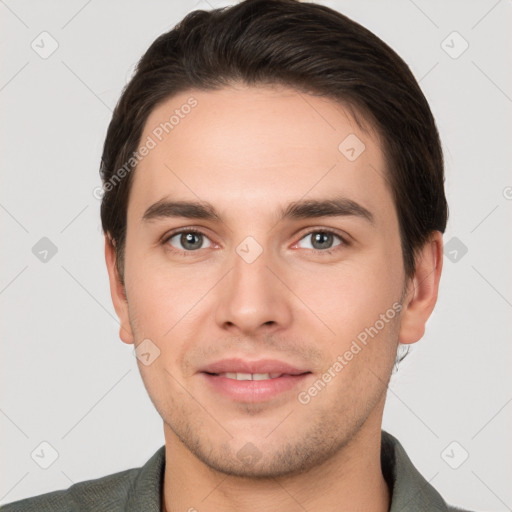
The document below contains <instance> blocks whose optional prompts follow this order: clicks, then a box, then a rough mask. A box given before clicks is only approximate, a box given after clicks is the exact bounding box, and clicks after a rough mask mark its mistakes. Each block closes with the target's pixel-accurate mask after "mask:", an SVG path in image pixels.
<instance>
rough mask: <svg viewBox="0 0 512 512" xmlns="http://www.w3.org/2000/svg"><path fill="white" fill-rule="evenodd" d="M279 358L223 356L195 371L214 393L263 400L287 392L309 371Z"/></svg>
mask: <svg viewBox="0 0 512 512" xmlns="http://www.w3.org/2000/svg"><path fill="white" fill-rule="evenodd" d="M311 374H312V373H311V371H309V370H301V369H299V368H295V367H293V366H291V365H289V364H287V363H283V362H280V361H272V360H265V361H253V362H250V361H243V360H240V359H236V360H235V359H231V360H223V361H219V362H217V363H214V364H212V365H210V366H208V367H207V368H205V369H203V370H202V371H200V372H199V375H201V377H202V378H203V379H204V380H205V383H206V385H207V387H208V388H209V389H210V390H211V391H213V392H214V393H215V394H216V395H221V396H223V397H225V398H228V399H229V400H230V401H236V402H246V403H247V402H249V403H256V402H264V401H268V400H271V399H272V398H275V397H277V396H278V395H281V394H284V393H286V392H289V393H290V392H291V391H293V390H294V389H295V388H297V387H298V386H299V385H300V384H302V386H304V380H305V379H306V378H307V376H308V375H311Z"/></svg>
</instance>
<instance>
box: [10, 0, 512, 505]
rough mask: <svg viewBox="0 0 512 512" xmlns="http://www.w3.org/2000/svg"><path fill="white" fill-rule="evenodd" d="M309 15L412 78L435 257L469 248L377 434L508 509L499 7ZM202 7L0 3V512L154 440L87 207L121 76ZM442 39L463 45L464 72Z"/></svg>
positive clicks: (503, 8) (469, 496) (157, 437)
mask: <svg viewBox="0 0 512 512" xmlns="http://www.w3.org/2000/svg"><path fill="white" fill-rule="evenodd" d="M323 3H324V4H325V5H329V6H330V7H333V8H335V9H337V10H339V11H341V12H343V13H344V14H346V15H348V16H349V17H352V18H353V19H355V20H356V21H358V22H360V23H362V24H363V25H365V26H366V27H368V28H369V29H370V30H372V31H374V32H375V33H376V34H377V35H379V36H380V37H381V38H382V39H384V41H386V42H387V43H388V44H390V45H391V46H392V47H393V48H394V49H395V50H396V51H397V52H398V53H399V54H400V55H401V56H402V57H403V58H404V59H405V60H406V62H407V63H408V64H409V65H410V67H411V69H412V71H413V72H414V74H415V76H416V77H417V78H418V80H420V83H421V86H422V88H423V90H424V92H425V94H426V96H427V99H428V100H429V102H430V104H431V107H432V110H433V112H434V115H435V117H436V119H437V123H438V126H439V130H440V133H441V138H442V140H443V144H444V151H445V157H446V174H447V179H446V189H447V194H448V200H449V204H450V220H449V225H448V229H447V231H446V234H445V243H446V242H448V241H450V240H452V239H453V237H456V238H457V239H459V240H460V242H461V243H463V244H464V245H465V246H466V247H467V250H468V252H467V254H465V255H462V252H461V251H460V250H459V252H458V253H457V259H456V261H455V262H453V261H451V259H450V257H451V258H452V259H453V257H454V254H452V255H447V256H445V262H444V263H445V268H444V273H443V277H442V280H441V289H440V297H439V302H438V305H437V308H436V310H435V312H434V314H433V316H432V318H431V320H430V321H429V324H428V327H427V333H426V335H425V337H424V339H423V340H421V341H420V342H419V343H418V344H416V345H415V346H414V348H413V351H412V352H411V354H410V355H409V356H408V358H407V359H406V360H405V361H404V362H403V363H402V365H401V367H400V369H399V372H398V373H397V374H395V375H394V377H393V378H392V382H391V385H390V390H389V393H388V403H387V409H386V413H385V418H384V428H386V429H387V430H388V431H389V432H391V433H393V434H394V435H395V436H397V437H398V438H399V439H400V440H401V442H402V443H403V445H404V446H405V448H406V450H407V451H408V453H409V455H410V457H411V458H412V460H413V462H414V463H415V464H416V466H417V468H418V469H419V470H420V471H421V472H422V474H423V475H424V476H425V478H427V480H429V481H431V482H432V484H433V485H434V486H435V487H436V488H437V489H438V490H439V491H440V492H441V494H442V495H443V496H444V497H445V499H446V500H447V501H449V502H451V503H455V504H458V505H460V506H466V507H469V508H472V509H476V510H492V511H498V510H499V511H501V510H511V507H512V487H511V485H510V482H511V481H512V436H511V435H510V433H511V424H512V403H511V401H512V377H511V370H510V368H511V365H510V363H511V353H512V344H511V331H512V329H511V319H512V315H511V309H512V286H511V284H512V283H511V281H512V279H511V277H512V268H511V265H510V262H511V261H512V258H511V253H512V251H511V236H510V225H511V220H512V200H511V198H512V188H511V187H512V175H511V173H510V166H511V161H512V159H511V156H512V155H511V153H512V150H511V147H512V122H511V119H512V117H511V111H512V78H511V69H512V68H511V65H510V55H512V51H511V50H512V48H511V47H512V37H511V35H510V27H511V26H512V25H511V21H512V4H511V2H510V1H505V0H502V1H498V2H496V1H495V0H481V1H472V2H469V1H453V0H452V1H450V2H446V1H440V0H439V1H426V0H414V1H412V0H402V1H398V0H397V1H388V2H382V1H376V0H374V1H369V0H365V1H358V2H355V1H341V0H340V1H330V2H323ZM209 4H210V5H211V6H212V7H217V6H220V5H226V3H219V2H215V1H213V0H210V1H209ZM197 7H201V8H206V9H209V8H210V7H209V5H208V3H206V2H205V1H204V0H202V1H201V2H199V3H197V2H196V1H190V2H177V1H175V2H172V1H152V2H142V1H137V2H133V1H130V2H128V1H120V0H117V1H110V2H100V1H98V0H92V1H91V0H89V1H88V2H87V1H83V0H79V1H76V0H73V1H66V2H64V1H58V2H57V1H56V2H36V1H30V2H29V1H23V0H20V1H14V0H5V1H0V18H1V23H2V27H1V32H0V33H1V36H0V37H1V42H2V52H1V58H2V62H1V76H0V88H1V92H0V101H1V121H2V122H1V125H0V126H1V128H0V130H1V132H0V135H1V149H0V151H1V153H0V154H1V166H2V183H1V189H0V221H1V229H2V253H1V256H2V259H1V275H0V304H1V308H2V322H1V343H2V348H1V350H2V356H1V397H0V398H1V401H0V428H1V432H2V444H1V455H0V460H1V468H0V471H1V472H0V503H7V502H10V501H14V500H17V499H21V498H24V497H28V496H32V495H35V494H39V493H43V492H48V491H51V490H56V489H63V488H67V487H68V486H69V485H71V484H72V483H73V482H78V481H82V480H86V479H91V478H96V477H99V476H103V475H105V474H108V473H113V472H116V471H121V470H123V469H127V468H130V467H135V466H139V465H141V464H143V463H144V462H145V461H146V460H147V459H148V458H149V457H150V456H151V455H152V454H153V452H154V451H155V450H156V449H157V448H158V447H159V446H161V445H162V444H163V442H164V439H163V430H162V421H161V419H160V417H159V416H158V414H157V413H156V411H155V410H154V408H153V406H152V404H151V402H150V400H149V398H148V397H147V395H146V391H145V389H144V387H143V384H142V381H141V379H140V376H139V373H138V370H137V366H136V360H135V358H134V357H133V353H132V346H127V345H125V344H123V343H122V342H121V341H120V340H119V338H118V324H117V319H116V316H115V313H114V310H113V307H112V304H111V299H110V294H109V289H108V281H107V273H106V269H105V264H104V259H103V240H102V234H101V229H100V220H99V206H100V203H99V201H98V200H97V199H95V197H94V196H93V190H94V188H95V187H97V186H99V185H100V180H99V176H98V166H99V160H100V154H101V148H102V144H103V139H104V136H105V132H106V128H107V125H108V122H109V120H110V116H111V110H112V108H113V107H114V105H115V103H116V101H117V99H118V97H119V95H120V92H121V89H122V87H123V86H124V85H125V83H126V81H127V79H128V77H129V76H130V72H131V69H132V66H133V65H134V63H135V62H136V61H137V59H138V58H139V57H140V56H141V55H142V53H143V52H144V51H145V50H146V48H147V47H148V46H149V44H150V43H151V42H152V41H153V40H154V38H155V37H157V36H158V35H160V34H161V33H163V32H165V31H167V30H169V29H170V28H171V27H172V26H173V25H174V24H175V23H176V22H178V21H179V20H180V19H181V18H182V17H183V16H184V15H185V14H186V13H187V12H188V11H190V10H193V9H195V8H197ZM43 31H47V32H48V33H49V34H51V37H52V38H54V39H55V40H56V41H57V42H58V45H59V46H58V49H57V50H56V51H55V52H54V53H53V54H52V55H51V56H49V57H48V58H46V59H43V58H41V57H40V55H39V54H38V53H36V51H34V50H33V49H32V47H31V44H32V42H33V41H35V43H34V45H35V44H38V45H39V47H41V46H42V45H43V44H44V47H45V48H46V50H48V49H49V48H50V40H49V39H46V40H45V42H44V43H41V37H48V36H41V37H40V36H39V34H40V33H41V32H43ZM453 31H457V32H458V33H459V34H460V35H461V36H462V37H463V38H464V40H466V41H467V43H468V44H469V48H468V49H467V50H466V51H465V52H464V53H463V54H462V55H460V56H458V58H453V55H455V54H456V53H458V52H459V51H460V50H461V49H463V45H464V41H463V40H462V39H460V38H458V36H456V35H455V36H453V35H451V36H450V34H452V32H453ZM448 36H450V37H448ZM447 37H448V39H447ZM443 41H445V42H444V43H443ZM445 50H447V51H448V52H451V53H452V56H450V55H449V54H448V53H447V52H446V51H445ZM40 51H41V49H40ZM42 237H48V238H49V239H50V240H51V241H52V242H53V243H54V244H55V245H56V246H57V248H58V252H57V254H55V255H54V256H53V257H51V258H48V259H49V260H48V261H47V262H46V263H44V262H42V261H40V260H39V259H38V258H37V257H36V256H35V255H34V254H33V252H32V247H33V246H34V245H35V244H36V243H37V242H38V241H39V240H40V239H41V238H42ZM452 243H455V242H452ZM461 255H462V256H461ZM448 256H450V257H448ZM43 441H46V442H48V443H50V444H51V445H52V446H53V448H54V449H55V450H56V451H57V452H58V458H57V460H56V461H55V462H54V463H53V464H52V465H51V466H50V467H49V468H48V469H42V468H41V467H40V466H39V465H38V464H37V463H36V462H35V460H33V459H32V458H31V453H32V452H33V451H34V450H36V449H37V450H39V451H37V450H36V453H41V451H40V450H41V448H40V443H41V442H43ZM453 441H456V442H457V443H458V444H456V445H451V446H450V447H449V448H448V450H447V451H444V450H445V448H446V447H447V446H449V445H450V443H452V442H453ZM43 448H44V447H43ZM465 451H467V452H468V454H469V458H468V459H467V460H466V461H465V462H464V463H463V464H462V465H460V467H459V468H458V469H452V468H451V467H450V465H449V464H448V463H450V464H451V465H457V464H459V463H460V461H461V460H462V459H463V456H464V454H465ZM45 453H46V455H45V456H46V457H48V456H49V454H50V450H49V449H47V450H46V452H45ZM442 453H444V458H443V456H442ZM34 459H36V460H38V459H37V457H35V456H34Z"/></svg>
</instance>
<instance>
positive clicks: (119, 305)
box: [105, 235, 134, 344]
mask: <svg viewBox="0 0 512 512" xmlns="http://www.w3.org/2000/svg"><path fill="white" fill-rule="evenodd" d="M114 243H115V242H114V241H112V240H111V239H110V237H109V236H108V235H105V262H106V263H107V271H108V279H109V281H110V295H111V296H112V302H113V304H114V309H115V310H116V313H117V316H118V317H119V321H120V327H119V337H120V338H121V340H122V341H124V342H125V343H129V344H130V343H133V342H134V336H133V332H132V328H131V325H130V316H129V314H128V301H127V300H126V293H125V288H124V285H123V283H122V282H121V278H120V277H119V272H118V270H117V265H116V251H115V246H114Z"/></svg>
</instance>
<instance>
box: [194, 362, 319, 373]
mask: <svg viewBox="0 0 512 512" xmlns="http://www.w3.org/2000/svg"><path fill="white" fill-rule="evenodd" d="M200 371H201V372H205V373H283V374H286V375H300V374H302V373H306V372H309V370H307V369H301V368H296V367H294V366H292V365H291V364H288V363H285V362H284V361H279V360H277V359H260V360H258V361H247V360H244V359H239V358H231V359H222V360H220V361H216V362H215V363H211V364H209V365H208V366H205V367H204V368H202V369H201V370H200Z"/></svg>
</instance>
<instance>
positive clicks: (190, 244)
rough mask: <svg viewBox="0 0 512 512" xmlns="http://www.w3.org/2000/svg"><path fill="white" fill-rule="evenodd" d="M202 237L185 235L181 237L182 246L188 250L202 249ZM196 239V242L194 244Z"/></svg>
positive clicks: (192, 234) (194, 234) (193, 234)
mask: <svg viewBox="0 0 512 512" xmlns="http://www.w3.org/2000/svg"><path fill="white" fill-rule="evenodd" d="M200 236H201V235H199V233H185V234H182V235H181V244H182V245H183V247H185V248H186V249H198V248H200V247H201V238H200ZM194 239H195V240H196V241H195V242H194Z"/></svg>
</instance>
